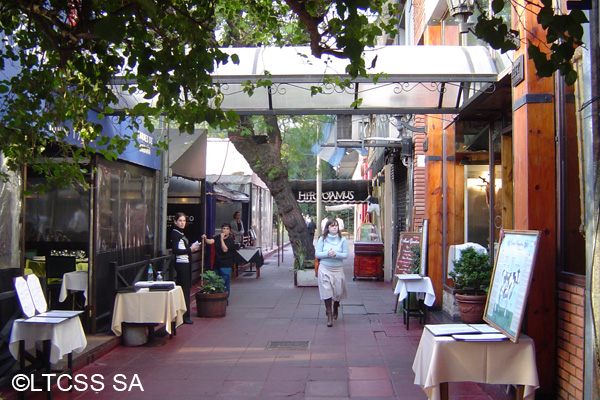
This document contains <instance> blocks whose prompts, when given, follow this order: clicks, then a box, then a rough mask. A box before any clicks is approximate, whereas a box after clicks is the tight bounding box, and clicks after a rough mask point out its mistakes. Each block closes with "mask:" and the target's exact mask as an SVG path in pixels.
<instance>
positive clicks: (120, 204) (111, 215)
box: [97, 162, 156, 252]
mask: <svg viewBox="0 0 600 400" xmlns="http://www.w3.org/2000/svg"><path fill="white" fill-rule="evenodd" d="M155 198H156V196H155V177H154V171H151V170H145V169H143V168H140V167H136V166H133V165H129V164H124V163H119V164H110V165H109V164H105V163H104V162H103V163H102V164H101V165H99V166H98V236H97V238H98V243H97V245H98V248H99V250H100V252H103V251H114V250H122V249H126V248H140V247H143V246H145V245H150V246H152V247H153V244H154V236H155V229H156V226H155V223H154V219H155V211H154V210H155V207H156V203H155Z"/></svg>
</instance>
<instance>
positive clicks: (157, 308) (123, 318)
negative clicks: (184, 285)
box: [111, 286, 187, 336]
mask: <svg viewBox="0 0 600 400" xmlns="http://www.w3.org/2000/svg"><path fill="white" fill-rule="evenodd" d="M186 310H187V307H186V305H185V298H184V296H183V290H181V286H175V288H174V289H171V290H168V291H150V290H149V289H148V288H142V289H139V290H137V291H135V292H129V293H117V297H116V298H115V305H114V308H113V318H112V324H111V326H112V331H113V332H114V333H115V335H117V336H121V335H122V333H123V328H122V325H121V324H122V323H123V322H128V323H136V324H165V328H166V330H167V332H168V333H169V334H171V335H172V334H173V333H174V329H173V328H175V329H176V328H177V327H178V326H179V325H181V324H182V323H183V314H184V313H185V312H186ZM172 325H173V326H172Z"/></svg>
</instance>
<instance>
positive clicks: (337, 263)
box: [315, 219, 348, 327]
mask: <svg viewBox="0 0 600 400" xmlns="http://www.w3.org/2000/svg"><path fill="white" fill-rule="evenodd" d="M315 256H316V257H317V258H318V259H319V260H320V262H319V276H318V282H319V295H320V297H321V300H323V301H324V302H325V314H326V315H327V326H328V327H332V326H333V320H334V319H337V317H338V309H339V307H340V300H342V299H347V298H348V290H347V289H346V276H345V275H344V268H343V266H342V264H343V262H344V259H346V258H348V241H347V240H346V238H345V237H342V234H341V233H340V229H339V226H338V222H337V221H336V220H335V219H329V220H328V221H327V222H326V223H325V229H324V230H323V236H321V237H320V238H319V241H318V242H317V248H316V249H315ZM332 302H333V309H332Z"/></svg>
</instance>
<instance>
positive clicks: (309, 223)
mask: <svg viewBox="0 0 600 400" xmlns="http://www.w3.org/2000/svg"><path fill="white" fill-rule="evenodd" d="M306 228H307V229H308V233H309V234H310V237H311V238H314V237H315V231H316V230H317V225H315V223H314V222H313V220H312V218H311V217H310V215H307V217H306Z"/></svg>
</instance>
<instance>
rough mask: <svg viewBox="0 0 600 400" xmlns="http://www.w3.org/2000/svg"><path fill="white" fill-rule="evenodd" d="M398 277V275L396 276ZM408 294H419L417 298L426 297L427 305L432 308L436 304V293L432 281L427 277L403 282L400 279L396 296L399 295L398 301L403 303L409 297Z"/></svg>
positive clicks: (395, 290)
mask: <svg viewBox="0 0 600 400" xmlns="http://www.w3.org/2000/svg"><path fill="white" fill-rule="evenodd" d="M396 277H398V275H396ZM408 293H417V298H419V299H422V298H423V295H424V297H425V302H424V303H425V305H426V306H427V307H431V306H432V305H433V303H435V291H434V290H433V285H432V283H431V279H430V278H429V277H427V276H425V277H423V278H421V279H411V280H402V279H398V282H396V288H395V289H394V294H397V295H399V297H398V301H402V300H404V299H405V298H406V296H408Z"/></svg>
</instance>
